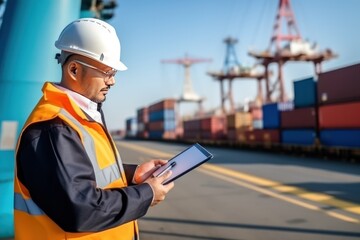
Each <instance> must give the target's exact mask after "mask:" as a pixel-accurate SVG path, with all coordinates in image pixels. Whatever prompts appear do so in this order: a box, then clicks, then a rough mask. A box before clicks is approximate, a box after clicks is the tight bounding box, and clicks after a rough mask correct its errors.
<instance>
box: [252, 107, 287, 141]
mask: <svg viewBox="0 0 360 240" xmlns="http://www.w3.org/2000/svg"><path fill="white" fill-rule="evenodd" d="M292 109H294V103H293V102H280V103H268V104H265V105H263V106H262V115H263V116H262V117H263V129H254V130H253V131H248V132H247V136H246V139H247V140H248V142H249V143H262V144H263V143H264V144H278V143H280V128H281V112H283V111H290V110H292Z"/></svg>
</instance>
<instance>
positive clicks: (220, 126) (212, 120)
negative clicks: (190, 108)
mask: <svg viewBox="0 0 360 240" xmlns="http://www.w3.org/2000/svg"><path fill="white" fill-rule="evenodd" d="M201 130H210V131H212V132H217V131H223V132H224V131H225V130H226V119H225V118H224V117H221V116H211V117H207V118H202V119H201Z"/></svg>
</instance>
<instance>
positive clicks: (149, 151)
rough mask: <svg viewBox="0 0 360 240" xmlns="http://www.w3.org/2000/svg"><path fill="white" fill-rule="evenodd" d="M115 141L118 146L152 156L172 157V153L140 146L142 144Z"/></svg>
mask: <svg viewBox="0 0 360 240" xmlns="http://www.w3.org/2000/svg"><path fill="white" fill-rule="evenodd" d="M116 143H117V144H119V145H120V146H123V147H126V148H130V149H132V150H135V151H139V152H143V153H146V154H149V155H152V156H153V157H158V158H165V159H169V158H171V157H173V155H172V154H169V153H165V152H163V151H159V150H155V149H150V148H147V147H142V146H139V145H136V144H132V143H126V142H121V141H117V142H116Z"/></svg>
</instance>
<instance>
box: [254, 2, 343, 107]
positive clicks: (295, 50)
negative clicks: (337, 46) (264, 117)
mask: <svg viewBox="0 0 360 240" xmlns="http://www.w3.org/2000/svg"><path fill="white" fill-rule="evenodd" d="M283 21H285V22H286V24H287V32H286V33H282V31H283V30H284V28H283V26H282V22H283ZM284 42H285V43H286V44H283V45H281V44H282V43H284ZM274 45H275V49H272V48H274ZM249 55H251V56H253V57H255V58H257V59H259V60H260V63H261V64H262V65H263V66H264V67H265V77H266V78H265V81H266V102H271V101H273V99H272V98H271V95H272V93H273V92H274V91H275V90H278V91H279V96H278V98H277V99H276V100H277V101H281V102H283V101H286V100H287V96H286V93H285V88H284V80H283V72H282V69H283V65H284V64H285V63H286V62H287V61H306V62H313V64H314V66H315V73H316V74H319V73H320V72H321V63H322V62H323V61H326V60H330V59H332V58H335V57H337V55H336V54H334V53H333V52H332V51H331V50H330V49H326V50H325V51H322V52H320V51H318V50H317V49H316V45H310V43H308V42H306V41H304V40H302V38H301V35H300V31H299V29H298V27H297V25H296V21H295V16H294V13H293V10H292V9H291V6H290V0H279V6H278V10H277V14H276V18H275V23H274V27H273V34H272V36H271V41H270V45H269V48H268V49H267V50H266V51H262V52H255V51H250V52H249ZM271 63H277V64H278V79H277V80H276V82H275V83H274V84H273V85H272V86H270V80H269V70H268V68H269V65H270V64H271Z"/></svg>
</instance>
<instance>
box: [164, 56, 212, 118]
mask: <svg viewBox="0 0 360 240" xmlns="http://www.w3.org/2000/svg"><path fill="white" fill-rule="evenodd" d="M211 61H212V59H209V58H191V57H189V56H188V55H187V54H186V55H185V57H184V58H177V59H164V60H161V63H172V64H179V65H182V66H183V67H184V70H185V78H184V84H183V92H182V94H181V96H180V97H179V98H178V99H177V102H178V103H181V102H195V103H198V105H199V110H198V115H202V114H203V106H202V102H203V101H204V100H205V98H203V97H201V96H199V95H198V94H197V93H196V92H195V91H194V88H193V86H192V80H191V74H190V68H191V66H192V65H193V64H197V63H204V62H211Z"/></svg>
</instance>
